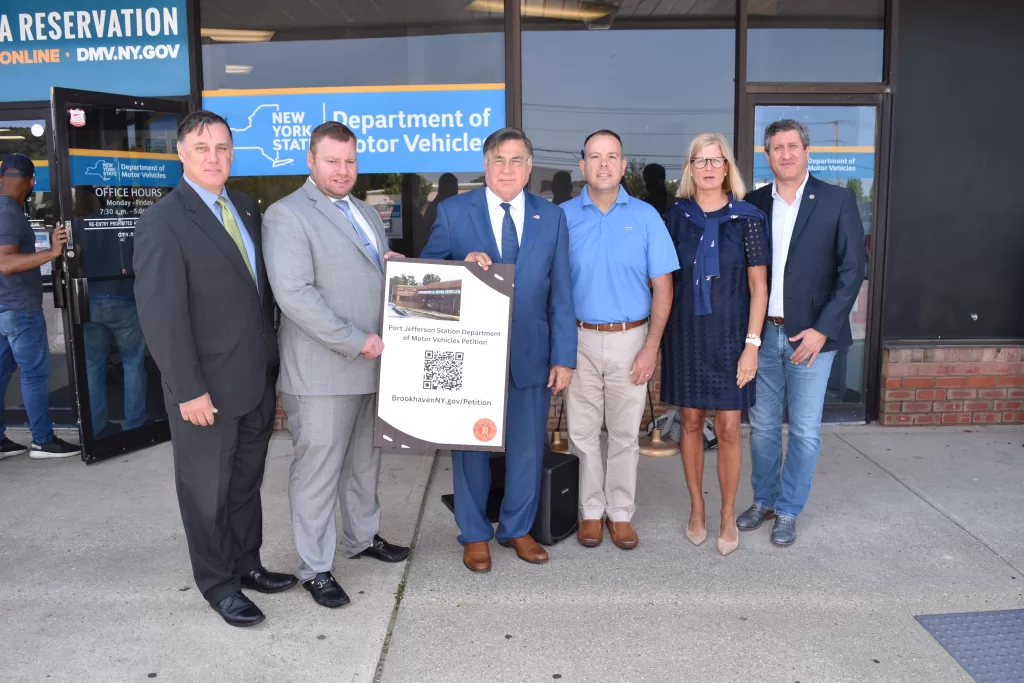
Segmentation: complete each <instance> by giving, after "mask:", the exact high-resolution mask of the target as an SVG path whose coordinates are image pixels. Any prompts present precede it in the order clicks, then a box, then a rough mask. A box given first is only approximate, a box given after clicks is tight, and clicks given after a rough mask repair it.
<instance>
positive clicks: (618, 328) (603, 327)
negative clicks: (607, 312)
mask: <svg viewBox="0 0 1024 683" xmlns="http://www.w3.org/2000/svg"><path fill="white" fill-rule="evenodd" d="M646 323H647V318H644V319H643V320H634V321H633V322H631V323H600V324H597V325H595V324H594V323H585V322H583V321H582V320H577V321H576V326H577V327H579V328H580V329H581V330H595V331H597V332H625V331H626V330H632V329H634V328H637V327H640V326H641V325H644V324H646Z"/></svg>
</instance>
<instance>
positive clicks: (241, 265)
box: [178, 179, 259, 292]
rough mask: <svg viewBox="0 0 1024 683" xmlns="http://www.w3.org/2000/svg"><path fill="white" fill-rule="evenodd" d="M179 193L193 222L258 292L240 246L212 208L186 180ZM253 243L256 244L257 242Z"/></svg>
mask: <svg viewBox="0 0 1024 683" xmlns="http://www.w3.org/2000/svg"><path fill="white" fill-rule="evenodd" d="M178 191H179V192H181V196H182V199H183V200H184V202H185V208H186V210H188V212H189V213H190V214H191V216H192V222H193V223H195V224H196V225H198V226H199V227H200V228H201V229H202V231H203V232H204V233H206V236H207V237H209V238H210V239H211V240H212V241H213V243H214V244H216V245H217V248H218V249H220V250H221V252H223V254H224V257H225V258H227V260H228V261H230V262H231V265H233V266H234V267H235V270H237V271H238V272H239V274H240V275H242V276H243V277H244V278H245V280H246V281H247V282H248V283H249V285H250V286H252V289H253V292H256V291H257V289H256V282H255V281H254V280H253V279H252V275H250V274H249V269H248V268H247V267H246V265H245V261H244V260H242V252H240V251H239V250H238V246H237V245H236V244H235V242H234V240H232V239H231V235H229V234H228V231H227V230H226V229H225V228H224V226H223V225H221V222H220V221H219V220H217V218H216V216H214V215H213V212H212V211H211V210H210V207H208V206H207V205H206V204H205V203H204V202H203V200H202V199H200V198H199V195H198V194H196V191H195V190H193V189H192V187H191V186H190V185H189V184H188V183H187V182H185V180H184V179H182V180H181V181H180V182H179V183H178ZM235 208H236V209H237V208H238V206H237V205H236V206H235ZM242 213H244V212H242ZM243 220H244V219H243ZM246 229H247V230H250V228H249V226H248V225H246ZM251 234H252V232H251V230H250V235H251ZM253 241H254V242H256V241H257V240H253ZM258 260H259V259H257V261H258ZM254 265H255V264H254ZM254 270H255V268H254Z"/></svg>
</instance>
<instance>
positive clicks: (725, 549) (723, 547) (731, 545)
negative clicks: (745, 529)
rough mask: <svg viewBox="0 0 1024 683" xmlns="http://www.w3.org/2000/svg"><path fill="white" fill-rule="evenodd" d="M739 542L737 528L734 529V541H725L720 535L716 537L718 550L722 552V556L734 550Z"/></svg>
mask: <svg viewBox="0 0 1024 683" xmlns="http://www.w3.org/2000/svg"><path fill="white" fill-rule="evenodd" d="M739 544H740V530H739V528H737V529H736V540H735V541H726V540H724V539H723V538H722V537H721V536H719V537H718V552H720V553H722V556H723V557H725V556H726V555H728V554H729V553H731V552H732V551H733V550H736V547H737V546H738V545H739Z"/></svg>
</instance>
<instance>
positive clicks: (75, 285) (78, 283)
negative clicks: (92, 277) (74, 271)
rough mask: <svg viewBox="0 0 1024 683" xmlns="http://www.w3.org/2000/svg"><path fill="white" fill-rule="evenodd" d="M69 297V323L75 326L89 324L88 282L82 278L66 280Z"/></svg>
mask: <svg viewBox="0 0 1024 683" xmlns="http://www.w3.org/2000/svg"><path fill="white" fill-rule="evenodd" d="M68 290H69V292H68V293H69V294H70V295H71V322H73V323H74V324H75V325H81V324H82V323H87V322H89V281H88V280H86V279H85V278H84V277H72V278H68Z"/></svg>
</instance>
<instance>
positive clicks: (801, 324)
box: [736, 119, 864, 546]
mask: <svg viewBox="0 0 1024 683" xmlns="http://www.w3.org/2000/svg"><path fill="white" fill-rule="evenodd" d="M809 147H810V134H809V133H808V131H807V128H806V127H805V126H804V125H803V124H801V123H799V122H797V121H793V120H791V119H786V120H782V121H776V122H775V123H772V124H771V125H769V126H768V127H767V128H766V129H765V140H764V149H765V155H766V156H767V157H768V164H769V165H770V166H771V169H772V172H773V173H774V175H775V182H773V183H772V184H770V185H765V186H764V187H762V188H760V189H758V190H756V191H755V192H752V193H750V194H748V195H747V196H746V199H747V201H748V202H750V203H752V204H754V205H755V206H757V207H758V208H759V209H761V210H762V211H764V213H765V214H766V215H767V216H768V225H769V230H768V237H769V240H770V242H771V249H772V266H771V270H770V271H769V281H768V317H767V320H766V321H765V327H764V334H763V335H762V343H761V349H760V352H759V353H758V370H757V397H756V403H755V405H754V406H752V407H751V408H750V428H751V429H750V455H751V461H752V464H753V471H752V473H751V480H752V482H753V485H754V504H753V505H752V506H751V507H750V508H749V509H748V510H747V511H746V512H744V513H743V514H742V515H740V517H739V518H738V519H737V520H736V525H737V526H738V527H739V528H740V529H741V530H743V531H749V530H752V529H756V528H758V527H759V526H761V524H762V523H763V522H764V520H765V519H767V518H770V517H771V516H772V515H773V514H774V515H775V517H776V519H775V527H774V529H773V530H772V535H771V541H772V543H774V544H775V545H779V546H788V545H791V544H792V543H793V542H794V541H795V540H796V517H797V515H799V514H800V513H801V512H802V511H803V509H804V505H805V504H806V503H807V498H808V496H809V495H810V492H811V480H812V478H813V476H814V468H815V465H816V464H817V462H818V449H819V446H820V444H821V413H822V408H823V406H824V403H825V389H826V387H827V386H828V378H829V374H830V372H831V369H832V361H833V359H834V358H835V355H836V351H837V350H838V349H840V348H845V347H847V346H849V345H850V344H851V343H852V335H851V334H850V311H851V310H852V309H853V305H854V302H855V301H856V300H857V295H858V293H859V292H860V288H861V284H862V283H863V281H864V227H863V224H862V223H861V220H860V213H859V212H858V210H857V200H856V197H855V196H854V194H853V192H852V191H851V190H849V189H847V188H841V187H837V186H835V185H830V184H828V183H824V182H822V181H820V180H818V179H817V178H815V177H814V176H812V175H810V174H809V173H808V172H807V161H808V156H809V152H808V149H809ZM787 405H788V408H789V449H788V452H787V454H786V459H785V465H783V458H782V416H783V412H784V410H785V408H786V407H787Z"/></svg>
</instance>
